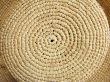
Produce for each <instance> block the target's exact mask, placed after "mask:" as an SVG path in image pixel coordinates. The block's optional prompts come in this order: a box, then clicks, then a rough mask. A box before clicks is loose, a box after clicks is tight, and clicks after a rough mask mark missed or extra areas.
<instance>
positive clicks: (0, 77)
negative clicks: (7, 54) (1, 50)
mask: <svg viewBox="0 0 110 82" xmlns="http://www.w3.org/2000/svg"><path fill="white" fill-rule="evenodd" d="M0 82H16V81H15V79H14V78H13V77H12V75H11V74H10V73H9V71H8V70H7V68H6V66H5V64H4V62H3V59H2V57H1V56H0Z"/></svg>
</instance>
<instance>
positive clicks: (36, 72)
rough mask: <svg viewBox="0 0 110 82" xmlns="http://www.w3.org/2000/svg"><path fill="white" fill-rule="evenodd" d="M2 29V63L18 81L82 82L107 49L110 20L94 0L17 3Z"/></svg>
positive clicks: (99, 62) (100, 61)
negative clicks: (4, 63)
mask: <svg viewBox="0 0 110 82" xmlns="http://www.w3.org/2000/svg"><path fill="white" fill-rule="evenodd" d="M3 26H4V28H3V31H2V44H3V54H4V59H5V62H6V65H7V67H8V69H9V70H10V72H11V73H12V75H13V76H14V77H15V78H16V79H17V80H18V81H20V82H83V81H85V80H87V79H88V78H90V77H91V75H92V74H93V73H94V72H95V71H96V70H98V68H99V67H100V66H101V65H102V63H103V61H104V59H105V56H106V53H107V50H108V44H109V42H108V33H109V30H108V29H109V26H108V22H107V19H106V16H105V14H104V12H103V10H102V9H101V7H100V6H99V4H98V3H97V2H96V1H95V0H21V1H19V4H18V5H17V6H16V7H15V8H13V9H12V11H11V14H10V16H9V17H8V18H7V19H6V20H5V23H4V25H3Z"/></svg>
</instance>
